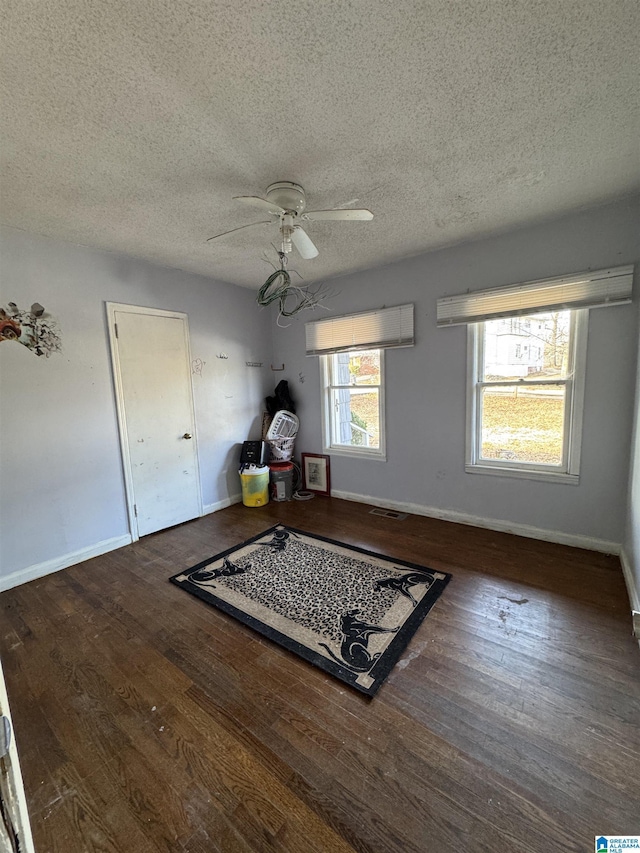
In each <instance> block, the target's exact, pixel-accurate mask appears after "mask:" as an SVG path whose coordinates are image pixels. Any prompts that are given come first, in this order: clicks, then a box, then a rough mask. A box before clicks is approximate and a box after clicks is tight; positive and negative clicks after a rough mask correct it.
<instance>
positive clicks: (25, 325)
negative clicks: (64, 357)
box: [0, 302, 62, 358]
mask: <svg viewBox="0 0 640 853" xmlns="http://www.w3.org/2000/svg"><path fill="white" fill-rule="evenodd" d="M59 331H60V330H59V328H58V324H57V322H56V321H55V320H54V319H53V318H52V317H51V315H50V314H47V313H46V312H45V310H44V308H43V307H42V305H40V303H39V302H34V303H33V305H32V306H31V308H30V309H29V310H28V311H22V310H20V308H18V306H17V305H16V303H15V302H9V304H8V305H7V306H6V307H4V308H0V341H18V343H20V344H23V345H24V346H25V347H27V349H30V350H31V352H35V354H36V355H44V356H46V357H47V358H49V356H50V355H51V353H52V352H61V351H62V342H61V340H60V334H59Z"/></svg>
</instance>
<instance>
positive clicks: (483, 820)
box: [0, 497, 640, 853]
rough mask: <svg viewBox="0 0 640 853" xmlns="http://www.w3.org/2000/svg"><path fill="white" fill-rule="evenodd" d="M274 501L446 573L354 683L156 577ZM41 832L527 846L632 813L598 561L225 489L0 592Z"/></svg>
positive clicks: (572, 845) (122, 838)
mask: <svg viewBox="0 0 640 853" xmlns="http://www.w3.org/2000/svg"><path fill="white" fill-rule="evenodd" d="M277 521H282V522H284V523H288V524H290V525H292V526H295V527H299V528H301V529H303V530H308V531H310V532H314V533H319V534H322V535H325V536H329V537H332V538H334V539H338V540H341V541H343V542H346V543H350V544H354V545H360V546H362V547H366V548H369V549H371V550H374V551H379V552H381V553H384V554H388V555H390V556H393V557H399V558H404V559H407V560H411V561H414V562H418V563H421V564H423V565H426V566H430V567H431V568H435V569H442V570H444V571H448V572H451V573H452V574H453V579H452V581H451V583H450V584H449V585H448V587H447V589H446V590H445V592H444V594H443V595H442V597H441V598H440V599H439V600H438V602H437V604H436V605H435V607H434V608H433V610H432V611H431V613H430V614H429V616H428V617H427V618H426V620H425V621H424V622H423V623H422V625H421V627H420V628H419V629H418V631H417V633H416V634H415V635H414V637H413V639H412V641H411V643H410V644H409V646H408V647H407V649H406V651H405V653H404V654H403V656H402V659H401V660H400V661H399V663H398V664H397V666H396V667H395V669H394V670H393V672H392V673H391V675H390V676H389V678H388V680H387V681H386V683H385V684H384V685H383V687H382V688H381V689H380V691H379V693H378V695H377V696H376V697H375V698H374V699H373V700H370V699H368V698H367V697H364V696H362V695H361V694H358V693H356V692H355V691H352V690H351V689H350V688H349V687H347V686H346V685H344V684H343V683H342V682H340V681H337V680H335V679H333V678H331V677H330V676H328V675H326V674H325V673H323V672H321V671H320V670H318V669H315V668H313V667H312V666H310V665H309V664H307V663H305V662H304V661H302V660H300V659H298V658H297V657H295V656H294V655H292V654H290V653H289V652H286V651H285V650H283V649H281V648H279V647H278V646H275V645H273V644H272V643H270V642H269V641H267V640H265V639H263V638H262V637H260V636H259V635H257V634H255V633H254V632H252V631H251V630H250V629H248V628H246V627H244V626H243V625H240V624H239V623H237V622H235V621H234V620H233V619H232V618H231V617H229V616H226V615H225V614H223V613H221V612H219V611H217V610H215V609H214V608H212V607H209V606H208V605H206V604H205V603H204V602H202V601H199V600H198V599H196V598H195V597H193V596H190V595H187V594H186V593H185V592H184V591H183V590H180V589H179V588H177V587H176V586H174V585H172V584H170V583H168V581H167V578H168V577H169V576H170V575H172V574H174V573H176V572H177V571H179V570H181V569H184V568H188V567H190V566H192V565H194V564H195V563H197V562H199V561H200V560H203V559H205V558H207V557H209V556H211V555H213V554H215V553H217V552H219V551H221V550H223V549H225V548H229V547H232V546H233V545H235V544H238V543H239V542H241V541H243V540H245V539H247V538H248V537H250V536H253V535H255V534H257V533H259V532H260V531H262V530H264V529H266V528H267V527H269V526H271V525H272V524H274V523H276V522H277ZM0 652H1V654H2V660H3V665H4V669H5V676H6V681H7V688H8V691H9V698H10V702H11V707H12V713H13V716H14V721H15V729H16V736H17V741H18V747H19V751H20V756H21V762H22V768H23V775H24V780H25V787H26V791H27V797H28V800H29V810H30V814H31V820H32V826H33V834H34V838H35V842H36V849H37V851H38V853H87V851H100V853H107V851H109V853H129V851H131V853H157V851H171V853H205V851H206V853H211V851H214V852H215V851H221V853H236V851H237V853H249V851H283V853H284V851H287V853H291V852H292V851H296V853H307V851H309V853H334V851H335V853H341V851H345V853H346V851H354V850H355V851H360V853H374V851H375V853H399V851H402V853H411V852H412V851H414V853H424V851H427V850H438V851H439V853H460V851H463V852H464V851H474V853H482V851H484V853H498V851H500V853H503V852H504V851H509V853H541V851H543V850H544V851H547V850H553V851H574V853H584V851H590V850H593V839H594V836H595V835H596V834H598V835H600V834H605V835H606V834H613V833H628V834H635V833H640V773H639V772H638V771H639V769H640V728H639V726H640V650H639V649H638V646H637V643H636V642H635V641H634V640H633V638H632V636H631V626H630V618H629V603H628V600H627V596H626V591H625V587H624V582H623V578H622V573H621V569H620V565H619V562H618V559H617V558H616V557H611V556H606V555H601V554H595V553H592V552H588V551H582V550H579V549H575V548H568V547H563V546H557V545H552V544H549V543H544V542H536V541H533V540H530V539H522V538H519V537H515V536H510V535H507V534H500V533H494V532H491V531H487V530H478V529H474V528H471V527H465V526H462V525H455V524H450V523H447V522H443V521H438V520H434V519H427V518H420V517H417V516H409V517H408V518H407V519H406V520H405V521H397V520H393V519H385V518H381V517H377V516H372V515H370V514H369V508H368V507H366V506H363V505H360V504H355V503H348V502H345V501H339V500H335V499H326V498H321V497H318V498H315V499H314V500H312V501H309V502H306V503H298V502H291V503H279V504H273V503H272V504H270V505H268V506H267V507H263V508H259V509H249V508H245V507H243V506H240V505H238V506H233V507H230V508H228V509H226V510H223V511H222V512H218V513H215V514H214V515H209V516H207V517H206V518H203V519H199V520H198V521H195V522H191V523H189V524H185V525H182V526H180V527H176V528H173V529H171V530H167V531H163V532H161V533H157V534H154V535H152V536H148V537H146V538H144V539H143V540H141V541H140V542H138V543H136V544H135V545H131V546H128V547H126V548H122V549H120V550H118V551H115V552H112V553H111V554H107V555H105V556H103V557H98V558H95V559H93V560H90V561H88V562H86V563H83V564H81V565H78V566H74V567H73V568H70V569H66V570H64V571H61V572H58V573H57V574H54V575H50V576H48V577H46V578H42V579H40V580H37V581H33V582H31V583H29V584H25V585H24V586H22V587H19V588H17V589H15V590H11V591H9V592H6V593H3V594H2V595H1V596H0Z"/></svg>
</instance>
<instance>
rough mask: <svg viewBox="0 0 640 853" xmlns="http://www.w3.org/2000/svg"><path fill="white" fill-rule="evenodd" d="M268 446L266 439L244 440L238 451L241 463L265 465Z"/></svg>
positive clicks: (267, 456)
mask: <svg viewBox="0 0 640 853" xmlns="http://www.w3.org/2000/svg"><path fill="white" fill-rule="evenodd" d="M268 458H269V446H268V445H267V442H266V441H244V442H243V443H242V450H241V451H240V464H241V465H266V464H267V459H268Z"/></svg>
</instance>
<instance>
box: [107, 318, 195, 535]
mask: <svg viewBox="0 0 640 853" xmlns="http://www.w3.org/2000/svg"><path fill="white" fill-rule="evenodd" d="M105 305H106V307H107V325H108V329H109V345H110V349H111V365H112V368H113V384H114V389H115V394H116V411H117V414H118V432H119V435H120V450H121V452H122V471H123V474H124V489H125V494H126V499H127V514H128V516H129V532H130V533H131V541H132V542H137V541H138V540H139V539H140V534H139V532H138V519H137V516H136V512H135V492H134V488H133V468H132V465H131V455H130V453H129V434H128V431H127V418H126V410H125V405H124V388H123V384H122V372H121V364H120V353H119V350H118V335H117V332H116V311H120V312H122V313H127V314H152V315H154V316H156V317H168V318H170V319H176V320H182V328H183V331H184V339H185V347H186V351H187V360H188V368H189V382H188V386H189V401H190V405H191V418H192V423H193V439H194V455H195V460H196V472H195V474H196V488H197V490H198V495H197V497H198V517H199V518H202V516H203V515H204V507H203V503H202V483H201V481H200V455H199V453H198V428H197V422H196V410H195V405H194V400H193V380H192V379H191V375H192V374H191V364H192V358H191V341H190V335H189V315H188V314H185V313H184V312H182V311H165V310H164V309H162V308H145V307H143V306H142V305H127V304H126V303H122V302H106V303H105Z"/></svg>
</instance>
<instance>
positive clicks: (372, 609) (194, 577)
mask: <svg viewBox="0 0 640 853" xmlns="http://www.w3.org/2000/svg"><path fill="white" fill-rule="evenodd" d="M450 578H451V575H449V574H446V573H445V572H436V571H433V570H432V569H428V568H425V567H424V566H418V565H416V564H415V563H408V562H407V561H406V560H394V559H392V558H391V557H384V556H381V555H380V554H375V553H374V552H372V551H367V550H365V549H364V548H356V547H353V546H349V545H344V544H342V543H340V542H335V541H334V540H333V539H326V538H325V537H323V536H316V535H314V534H311V533H305V532H304V531H302V530H295V529H294V528H292V527H285V526H284V525H282V524H277V525H275V526H274V527H271V528H269V530H265V531H264V533H261V534H259V535H258V536H254V537H253V538H252V539H248V540H247V541H246V542H243V543H242V544H241V545H236V546H235V547H234V548H229V549H228V550H226V551H223V552H222V553H221V554H216V556H215V557H210V558H209V559H208V560H204V561H203V562H202V563H198V565H197V566H193V567H192V568H190V569H188V570H187V571H185V572H181V573H180V574H177V575H174V576H173V577H172V578H171V579H170V580H171V581H172V582H173V583H175V584H177V585H178V586H180V587H182V588H183V589H185V590H186V591H187V592H190V593H192V594H193V595H196V596H198V598H201V599H202V600H203V601H206V602H207V603H208V604H212V605H214V606H215V607H218V608H219V609H220V610H224V611H225V613H229V614H231V615H232V616H234V617H235V618H236V619H239V620H240V621H241V622H243V623H244V624H245V625H249V626H250V627H251V628H254V629H255V630H256V631H259V632H260V633H261V634H263V635H264V636H265V637H269V638H270V639H271V640H274V641H275V642H277V643H279V644H280V645H282V646H284V647H285V648H287V649H289V650H291V651H293V652H295V653H296V654H298V655H300V657H302V658H304V659H305V660H307V661H309V662H310V663H312V664H314V665H315V666H318V667H320V668H321V669H323V670H325V671H326V672H329V673H331V674H332V675H334V676H336V677H337V678H340V679H342V680H343V681H345V682H346V683H347V684H350V685H352V686H353V687H355V688H356V689H357V690H360V691H361V692H362V693H366V694H368V695H369V696H373V695H374V694H375V693H376V691H377V690H378V688H379V687H380V685H381V684H382V682H383V681H384V680H385V678H386V677H387V675H388V674H389V673H390V672H391V670H392V668H393V667H394V665H395V663H396V662H397V660H398V658H399V657H400V655H401V654H402V652H403V650H404V649H405V647H406V645H407V643H408V642H409V640H410V639H411V637H412V636H413V634H414V633H415V632H416V630H417V629H418V627H419V626H420V623H421V622H422V620H423V619H424V617H425V616H426V615H427V613H428V612H429V610H431V608H432V607H433V605H434V604H435V602H436V600H437V599H438V597H439V596H440V594H441V593H442V591H443V590H444V588H445V586H446V585H447V583H448V582H449V580H450Z"/></svg>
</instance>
